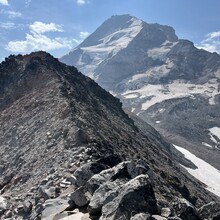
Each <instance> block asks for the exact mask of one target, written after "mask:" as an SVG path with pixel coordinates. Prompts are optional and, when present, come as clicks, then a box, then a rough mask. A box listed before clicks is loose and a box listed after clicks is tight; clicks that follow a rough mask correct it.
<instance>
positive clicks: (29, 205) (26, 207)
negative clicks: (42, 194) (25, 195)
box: [23, 200, 33, 213]
mask: <svg viewBox="0 0 220 220" xmlns="http://www.w3.org/2000/svg"><path fill="white" fill-rule="evenodd" d="M32 207H33V205H32V202H31V201H30V200H27V201H25V202H24V203H23V210H24V212H25V213H30V212H31V210H32Z"/></svg>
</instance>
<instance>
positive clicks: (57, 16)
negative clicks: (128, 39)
mask: <svg viewBox="0 0 220 220" xmlns="http://www.w3.org/2000/svg"><path fill="white" fill-rule="evenodd" d="M219 9H220V1H219V0H0V61H1V60H3V59H4V57H6V56H8V55H10V54H18V53H21V54H26V53H29V52H32V51H37V50H46V51H48V52H50V53H51V54H53V55H54V56H56V57H61V56H62V55H64V54H66V53H68V52H69V51H70V50H71V49H72V48H74V47H75V46H77V44H79V43H80V42H81V41H82V40H83V39H84V38H85V37H87V36H88V35H89V34H90V33H92V32H93V31H95V29H96V28H97V27H98V26H99V25H101V24H102V23H103V22H104V20H106V19H108V18H109V17H111V16H112V15H116V14H131V15H133V16H136V17H138V18H140V19H142V20H144V21H146V22H148V23H160V24H166V25H170V26H172V27H173V28H174V29H175V30H176V34H177V35H178V37H179V38H183V39H188V40H191V41H192V42H193V43H194V44H195V45H196V46H198V47H201V48H205V49H207V50H209V51H211V52H214V51H216V52H218V53H220V13H219Z"/></svg>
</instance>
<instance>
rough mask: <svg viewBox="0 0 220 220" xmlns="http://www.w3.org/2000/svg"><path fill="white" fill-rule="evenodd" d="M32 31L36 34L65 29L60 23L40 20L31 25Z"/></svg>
mask: <svg viewBox="0 0 220 220" xmlns="http://www.w3.org/2000/svg"><path fill="white" fill-rule="evenodd" d="M30 31H31V33H34V34H35V33H36V34H43V33H45V32H57V31H58V32H63V29H62V27H61V25H59V24H55V23H49V24H46V23H43V22H40V21H35V22H34V23H33V24H31V25H30Z"/></svg>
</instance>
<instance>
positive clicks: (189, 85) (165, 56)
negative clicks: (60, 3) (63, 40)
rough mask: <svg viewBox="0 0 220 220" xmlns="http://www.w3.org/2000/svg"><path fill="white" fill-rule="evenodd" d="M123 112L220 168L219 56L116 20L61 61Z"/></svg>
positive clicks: (155, 28)
mask: <svg viewBox="0 0 220 220" xmlns="http://www.w3.org/2000/svg"><path fill="white" fill-rule="evenodd" d="M61 61H62V62H64V63H68V64H70V65H74V66H76V67H77V68H79V70H80V71H81V72H82V73H84V74H85V75H87V76H89V77H91V78H93V79H94V80H95V81H96V82H97V83H98V84H99V85H101V86H102V87H103V88H105V89H106V90H108V91H110V92H111V93H112V94H114V95H115V96H117V97H118V98H120V99H121V101H122V102H123V106H124V108H127V109H128V110H130V111H132V112H133V113H135V114H137V115H138V116H140V117H141V118H142V119H143V120H145V121H146V122H148V123H149V124H151V125H152V126H153V127H155V128H156V129H157V130H159V131H160V132H161V133H162V134H163V135H164V136H165V137H166V138H167V139H168V140H169V141H170V142H171V143H174V144H176V145H179V146H182V147H185V148H186V149H188V150H190V151H191V153H193V154H195V155H196V156H198V157H199V158H201V159H203V160H205V161H206V162H208V163H210V164H212V165H213V166H214V167H216V168H217V169H218V170H220V164H219V158H220V145H219V144H220V115H219V108H220V89H219V88H220V56H219V55H218V54H217V53H210V52H207V51H205V50H201V49H198V48H196V47H195V46H194V45H193V43H192V42H190V41H188V40H182V39H178V37H177V36H176V35H175V31H174V29H173V28H172V27H169V26H164V25H159V24H148V23H146V22H144V21H142V20H140V19H138V18H135V17H132V16H130V15H120V16H113V17H111V18H109V19H108V20H107V21H105V22H104V23H103V24H102V25H101V26H100V27H99V28H98V29H97V30H96V31H95V32H94V33H93V34H91V35H90V36H89V37H88V38H87V39H86V40H85V41H84V42H82V43H81V44H80V45H79V46H77V47H76V48H75V49H73V50H72V51H71V52H70V53H69V54H67V55H66V56H64V57H62V58H61Z"/></svg>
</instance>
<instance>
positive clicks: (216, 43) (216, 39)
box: [196, 31, 220, 53]
mask: <svg viewBox="0 0 220 220" xmlns="http://www.w3.org/2000/svg"><path fill="white" fill-rule="evenodd" d="M205 37H206V38H205V39H204V40H203V41H201V43H200V44H197V45H196V47H197V48H199V49H204V50H207V51H209V52H217V53H220V31H216V32H211V33H208V34H207V35H206V36H205Z"/></svg>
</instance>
